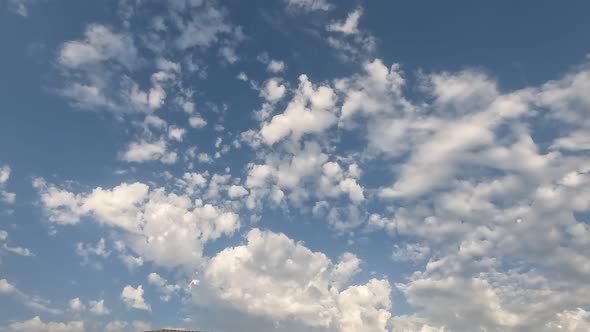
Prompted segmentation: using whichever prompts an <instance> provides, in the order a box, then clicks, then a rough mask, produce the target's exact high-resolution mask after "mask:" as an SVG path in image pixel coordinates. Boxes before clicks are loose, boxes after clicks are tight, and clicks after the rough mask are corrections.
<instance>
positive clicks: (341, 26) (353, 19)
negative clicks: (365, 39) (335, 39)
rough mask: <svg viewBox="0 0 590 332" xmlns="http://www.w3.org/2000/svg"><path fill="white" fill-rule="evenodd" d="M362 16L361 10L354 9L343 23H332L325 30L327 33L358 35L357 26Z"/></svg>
mask: <svg viewBox="0 0 590 332" xmlns="http://www.w3.org/2000/svg"><path fill="white" fill-rule="evenodd" d="M362 14H363V10H362V9H360V8H359V9H356V10H354V11H352V12H351V13H350V14H348V16H347V17H346V20H345V21H344V22H332V23H330V24H329V25H328V27H327V28H326V29H327V30H328V31H334V32H340V33H343V34H345V35H353V34H358V33H359V30H358V24H359V19H360V18H361V15H362Z"/></svg>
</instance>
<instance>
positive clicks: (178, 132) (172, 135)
mask: <svg viewBox="0 0 590 332" xmlns="http://www.w3.org/2000/svg"><path fill="white" fill-rule="evenodd" d="M184 135H186V129H184V128H179V127H176V126H170V128H168V138H169V139H172V140H175V141H178V142H182V140H183V139H184Z"/></svg>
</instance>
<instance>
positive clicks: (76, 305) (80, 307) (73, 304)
mask: <svg viewBox="0 0 590 332" xmlns="http://www.w3.org/2000/svg"><path fill="white" fill-rule="evenodd" d="M68 305H69V307H70V309H71V310H73V311H84V310H86V306H85V305H84V303H82V301H81V300H80V298H79V297H76V298H73V299H71V300H70V301H69V302H68Z"/></svg>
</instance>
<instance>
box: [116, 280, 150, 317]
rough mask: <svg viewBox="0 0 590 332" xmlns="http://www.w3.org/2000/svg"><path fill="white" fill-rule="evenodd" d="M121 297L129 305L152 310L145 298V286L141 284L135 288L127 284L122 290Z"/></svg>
mask: <svg viewBox="0 0 590 332" xmlns="http://www.w3.org/2000/svg"><path fill="white" fill-rule="evenodd" d="M121 299H122V300H123V302H125V304H127V306H128V307H130V308H134V309H139V310H147V311H151V307H150V305H149V304H147V303H146V302H145V300H144V298H143V287H142V286H141V285H139V286H137V288H133V287H132V286H131V285H127V286H125V288H123V291H122V292H121Z"/></svg>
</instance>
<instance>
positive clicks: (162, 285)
mask: <svg viewBox="0 0 590 332" xmlns="http://www.w3.org/2000/svg"><path fill="white" fill-rule="evenodd" d="M148 282H149V283H150V284H151V285H154V286H156V287H157V288H158V291H159V292H160V293H161V294H162V295H161V296H160V299H161V300H162V301H164V302H168V301H170V298H171V297H172V295H174V294H175V293H177V292H178V291H179V290H181V287H180V285H173V284H169V283H168V280H166V279H164V278H162V277H161V276H160V275H159V274H157V273H155V272H152V273H150V274H149V275H148Z"/></svg>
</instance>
